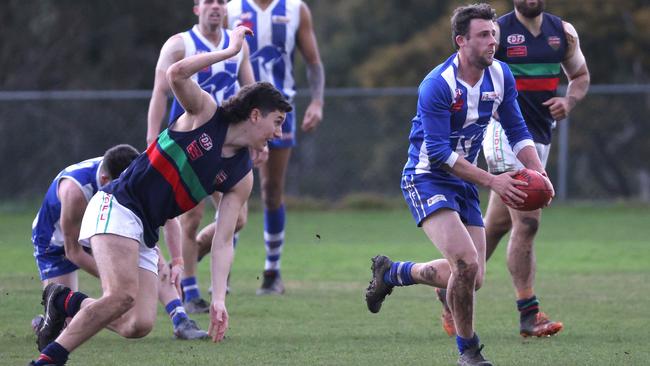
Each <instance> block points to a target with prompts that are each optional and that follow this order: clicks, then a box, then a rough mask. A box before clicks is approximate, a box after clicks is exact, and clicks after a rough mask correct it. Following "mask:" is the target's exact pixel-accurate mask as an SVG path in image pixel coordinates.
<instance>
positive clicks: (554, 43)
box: [546, 36, 562, 51]
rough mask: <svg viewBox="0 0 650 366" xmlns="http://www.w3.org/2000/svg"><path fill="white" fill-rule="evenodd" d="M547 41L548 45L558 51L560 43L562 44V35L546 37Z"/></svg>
mask: <svg viewBox="0 0 650 366" xmlns="http://www.w3.org/2000/svg"><path fill="white" fill-rule="evenodd" d="M546 42H548V45H549V46H551V48H552V49H554V50H556V51H557V50H558V49H559V48H560V45H561V44H562V40H560V37H556V36H550V37H548V38H547V39H546Z"/></svg>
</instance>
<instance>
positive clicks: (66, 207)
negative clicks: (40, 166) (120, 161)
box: [57, 178, 99, 277]
mask: <svg viewBox="0 0 650 366" xmlns="http://www.w3.org/2000/svg"><path fill="white" fill-rule="evenodd" d="M57 193H58V195H59V200H60V201H61V217H60V220H59V224H60V225H61V231H62V232H63V247H64V249H65V256H66V258H68V259H69V260H70V261H71V262H72V263H74V264H75V265H77V267H79V268H81V269H83V270H84V271H86V272H88V273H90V274H91V275H93V276H95V277H99V272H98V271H97V264H96V263H95V259H94V258H93V257H92V256H91V255H90V254H88V253H86V252H85V251H84V250H83V248H82V247H81V244H80V243H79V232H80V231H81V220H82V219H83V216H84V212H85V211H86V206H87V205H88V201H87V200H86V196H84V194H83V192H82V191H81V188H79V186H78V185H77V184H76V183H75V182H74V181H72V180H71V179H65V178H63V179H61V181H60V182H59V187H58V192H57Z"/></svg>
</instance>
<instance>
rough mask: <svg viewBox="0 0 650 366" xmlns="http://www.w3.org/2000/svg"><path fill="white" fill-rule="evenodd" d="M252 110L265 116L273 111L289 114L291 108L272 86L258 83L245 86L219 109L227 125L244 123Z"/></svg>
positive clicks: (264, 82) (266, 83)
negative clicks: (258, 111) (257, 110)
mask: <svg viewBox="0 0 650 366" xmlns="http://www.w3.org/2000/svg"><path fill="white" fill-rule="evenodd" d="M254 108H257V109H259V110H260V112H262V115H264V116H265V115H267V114H269V113H271V112H274V111H280V112H284V113H289V112H291V110H293V107H292V106H291V104H290V103H289V101H287V98H285V97H284V95H282V93H280V91H279V90H278V89H276V88H275V87H274V86H273V84H271V83H268V82H266V81H259V82H257V83H254V84H250V85H246V86H244V87H243V88H241V89H240V90H239V92H237V94H236V95H234V96H232V97H230V98H229V99H228V100H226V101H225V102H223V104H222V105H221V107H219V109H220V111H221V113H222V115H223V117H224V118H225V120H226V121H227V123H229V124H236V123H239V122H242V121H245V120H246V119H247V118H248V117H249V116H250V114H251V112H252V111H253V109H254Z"/></svg>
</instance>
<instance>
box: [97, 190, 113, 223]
mask: <svg viewBox="0 0 650 366" xmlns="http://www.w3.org/2000/svg"><path fill="white" fill-rule="evenodd" d="M112 198H113V195H111V194H110V193H104V196H103V197H102V204H101V206H99V221H106V220H108V213H109V211H110V208H111V199H112Z"/></svg>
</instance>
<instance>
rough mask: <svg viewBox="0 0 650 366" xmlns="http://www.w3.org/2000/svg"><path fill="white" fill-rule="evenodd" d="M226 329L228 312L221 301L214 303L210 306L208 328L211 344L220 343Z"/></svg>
mask: <svg viewBox="0 0 650 366" xmlns="http://www.w3.org/2000/svg"><path fill="white" fill-rule="evenodd" d="M227 329H228V310H226V304H225V303H224V302H223V301H215V302H213V303H212V304H211V305H210V327H209V328H208V334H209V335H210V337H211V338H212V341H213V342H215V343H216V342H221V341H222V340H223V338H224V336H225V335H226V330H227Z"/></svg>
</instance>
